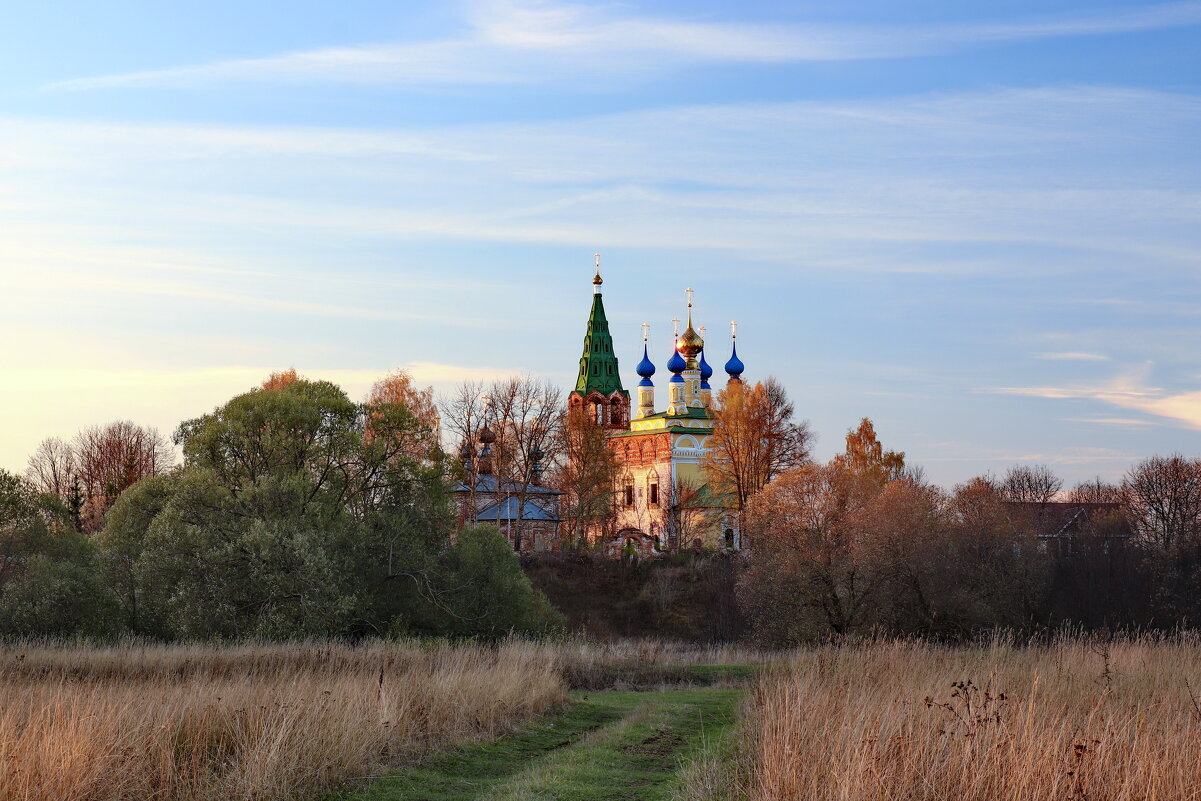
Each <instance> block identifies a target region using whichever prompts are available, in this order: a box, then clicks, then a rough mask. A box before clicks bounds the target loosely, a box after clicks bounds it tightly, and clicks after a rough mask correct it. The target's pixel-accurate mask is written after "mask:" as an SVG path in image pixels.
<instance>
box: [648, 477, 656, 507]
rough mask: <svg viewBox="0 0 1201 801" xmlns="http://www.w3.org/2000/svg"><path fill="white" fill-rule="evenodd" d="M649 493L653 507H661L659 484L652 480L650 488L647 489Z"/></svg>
mask: <svg viewBox="0 0 1201 801" xmlns="http://www.w3.org/2000/svg"><path fill="white" fill-rule="evenodd" d="M647 491H648V493H649V495H650V503H651V506H658V505H659V482H658V481H655V480H653V479H652V480H651V484H650V487H648V488H647Z"/></svg>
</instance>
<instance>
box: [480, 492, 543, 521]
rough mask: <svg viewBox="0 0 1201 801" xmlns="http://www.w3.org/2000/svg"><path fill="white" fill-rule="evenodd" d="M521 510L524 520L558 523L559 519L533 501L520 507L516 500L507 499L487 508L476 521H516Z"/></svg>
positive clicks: (481, 511)
mask: <svg viewBox="0 0 1201 801" xmlns="http://www.w3.org/2000/svg"><path fill="white" fill-rule="evenodd" d="M519 508H520V509H521V519H522V520H545V521H549V522H551V523H558V522H559V518H557V517H555V516H554V515H552V514H551V513H550V512H548V511H546V510H545V509H543V508H542V507H541V506H539V505H538V504H536V503H534V502H533V501H526V502H525V503H524V504H522V505H521V506H520V507H519V506H518V505H517V499H516V498H505V499H504V500H503V501H501V502H500V503H494V504H491V505H489V506H485V507H484V508H483V509H482V510H480V513H479V514H477V515H475V519H476V520H498V521H499V520H505V521H508V520H516V519H517V510H518V509H519Z"/></svg>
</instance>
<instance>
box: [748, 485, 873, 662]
mask: <svg viewBox="0 0 1201 801" xmlns="http://www.w3.org/2000/svg"><path fill="white" fill-rule="evenodd" d="M849 476H850V474H849V473H848V471H846V470H845V469H843V468H841V467H839V466H837V465H834V464H829V465H816V464H808V465H804V466H802V467H799V468H796V469H793V470H789V471H786V472H784V473H782V474H781V475H780V477H779V478H778V479H776V481H774V482H772V484H770V485H769V486H767V487H766V488H765V489H764V490H763V491H762V492H760V493H758V494H757V495H756V496H755V497H754V498H753V499H752V501H751V503H750V505H749V506H748V509H747V513H746V515H745V520H744V525H743V529H744V531H745V532H746V533H748V534H749V535H750V536H751V537H753V539H754V543H755V545H754V548H755V560H754V562H753V563H752V566H751V569H750V570H749V571H748V572H747V573H746V574H745V575H744V577H743V580H742V581H741V582H740V585H739V588H740V597H741V598H742V600H743V603H744V604H745V606H746V608H747V611H748V614H749V615H750V617H751V620H752V621H753V623H754V625H755V628H756V631H757V633H758V636H759V637H760V638H761V639H763V640H765V641H768V642H771V643H773V644H778V645H785V644H795V643H797V642H801V641H804V640H807V639H816V638H821V637H824V636H828V635H830V634H834V635H843V634H849V633H851V632H853V631H856V630H859V629H861V628H862V627H864V626H866V625H867V624H868V622H869V621H870V620H871V619H872V616H873V614H874V610H875V608H876V606H875V604H874V602H873V597H874V595H875V594H876V592H877V590H878V588H879V587H880V584H881V581H882V574H881V573H880V572H879V571H878V569H877V565H876V564H874V563H873V562H872V561H871V560H868V559H865V558H864V557H865V553H864V550H863V549H862V548H861V547H860V546H861V543H860V542H859V533H858V531H857V530H856V528H855V527H853V526H850V525H848V515H849V513H850V512H851V511H853V510H852V509H851V508H849V507H848V504H847V498H848V497H849V496H848V492H847V488H846V485H845V482H846V481H847V479H848V477H849Z"/></svg>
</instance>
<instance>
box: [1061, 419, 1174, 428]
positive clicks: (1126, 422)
mask: <svg viewBox="0 0 1201 801" xmlns="http://www.w3.org/2000/svg"><path fill="white" fill-rule="evenodd" d="M1063 420H1064V422H1065V423H1095V424H1097V425H1102V426H1150V425H1155V424H1154V423H1152V422H1151V421H1150V420H1136V419H1134V418H1131V417H1065V418H1063Z"/></svg>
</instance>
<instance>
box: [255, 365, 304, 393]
mask: <svg viewBox="0 0 1201 801" xmlns="http://www.w3.org/2000/svg"><path fill="white" fill-rule="evenodd" d="M299 380H300V376H298V375H297V374H296V368H295V367H289V368H288V369H287V370H283V371H280V372H276V373H272V374H271V375H269V376H267V380H266V381H264V382H263V389H265V390H267V391H269V392H270V391H275V390H280V389H283V388H284V387H286V386H288V385H289V384H295V383H296V382H297V381H299Z"/></svg>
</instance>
